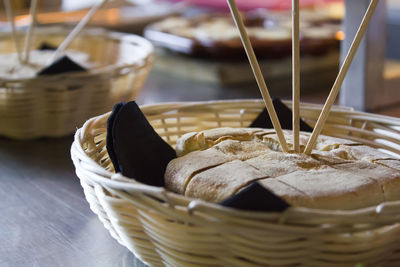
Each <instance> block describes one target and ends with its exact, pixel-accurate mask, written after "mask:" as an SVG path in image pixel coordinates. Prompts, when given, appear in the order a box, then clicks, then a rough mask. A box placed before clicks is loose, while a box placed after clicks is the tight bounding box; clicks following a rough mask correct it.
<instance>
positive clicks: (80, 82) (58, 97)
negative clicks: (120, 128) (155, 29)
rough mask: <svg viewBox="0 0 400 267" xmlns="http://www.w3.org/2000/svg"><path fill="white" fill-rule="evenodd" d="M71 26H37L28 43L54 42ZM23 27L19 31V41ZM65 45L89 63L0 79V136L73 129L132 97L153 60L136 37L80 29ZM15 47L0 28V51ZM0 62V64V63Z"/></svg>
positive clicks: (41, 134) (150, 49) (145, 43)
mask: <svg viewBox="0 0 400 267" xmlns="http://www.w3.org/2000/svg"><path fill="white" fill-rule="evenodd" d="M70 30H71V29H68V28H63V27H46V28H37V29H36V30H35V34H34V40H33V42H32V47H33V48H37V47H39V46H40V45H41V44H42V43H43V42H46V43H48V44H50V45H53V46H58V45H59V44H60V43H61V42H62V41H63V40H64V38H65V37H66V36H67V35H68V33H69V32H70ZM24 37H25V34H24V32H19V40H20V42H21V43H22V42H24ZM68 50H75V51H80V52H84V53H87V54H88V55H89V61H90V62H91V63H94V65H95V67H94V68H90V69H89V71H87V72H69V73H63V74H56V75H51V76H38V77H33V78H25V79H4V78H2V79H0V121H1V123H0V135H3V136H7V137H11V138H15V139H33V138H38V137H58V136H64V135H67V134H70V133H73V132H74V131H75V130H76V128H77V127H78V126H79V125H82V123H83V122H84V121H85V120H87V119H88V118H90V117H93V116H96V115H99V114H102V113H104V112H107V111H109V110H110V109H111V108H112V107H113V105H114V104H115V103H117V102H121V101H127V100H131V99H134V98H135V97H136V95H137V94H138V93H139V90H140V88H141V87H142V85H143V83H144V82H145V80H146V78H147V76H148V74H149V72H150V69H151V66H152V62H153V46H152V45H151V44H150V42H148V41H147V40H145V39H144V38H142V37H139V36H136V35H132V34H123V33H116V32H109V31H106V30H102V29H86V30H84V31H83V32H81V33H80V35H79V36H78V37H77V38H75V39H74V41H73V42H72V43H71V44H70V46H69V47H68ZM12 52H15V46H14V43H13V40H12V37H11V34H10V33H0V53H12ZM0 64H1V63H0Z"/></svg>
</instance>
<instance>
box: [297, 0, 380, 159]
mask: <svg viewBox="0 0 400 267" xmlns="http://www.w3.org/2000/svg"><path fill="white" fill-rule="evenodd" d="M378 2H379V0H371V2H370V4H369V6H368V9H367V11H366V12H365V15H364V18H363V20H362V22H361V24H360V27H359V28H358V30H357V33H356V35H355V37H354V40H353V42H352V44H351V46H350V49H349V51H348V53H347V55H346V58H345V60H344V62H343V65H342V67H341V68H340V71H339V74H338V76H337V77H336V80H335V83H334V84H333V87H332V89H331V92H330V93H329V96H328V99H327V100H326V102H325V105H324V107H323V109H322V111H321V114H320V115H319V117H318V120H317V124H316V125H315V128H314V130H313V132H312V134H311V137H310V139H309V140H308V142H307V146H306V148H305V150H304V153H305V154H307V155H309V154H311V151H312V149H313V148H314V145H315V142H316V140H317V138H318V135H319V134H320V133H321V131H322V128H323V126H324V124H325V121H326V119H327V117H328V115H329V111H330V109H331V107H332V105H333V103H334V102H335V99H336V97H337V94H338V93H339V90H340V87H341V86H342V83H343V80H344V78H345V77H346V74H347V71H348V69H349V67H350V65H351V62H352V61H353V58H354V55H355V54H356V52H357V49H358V46H359V45H360V42H361V40H362V38H363V36H364V33H365V31H366V30H367V27H368V24H369V22H370V21H371V18H372V15H373V14H374V11H375V8H376V6H377V4H378Z"/></svg>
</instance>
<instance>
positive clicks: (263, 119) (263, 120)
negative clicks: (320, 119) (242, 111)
mask: <svg viewBox="0 0 400 267" xmlns="http://www.w3.org/2000/svg"><path fill="white" fill-rule="evenodd" d="M272 103H273V104H274V107H275V111H276V115H277V116H278V119H279V122H280V123H281V127H282V129H285V130H292V110H291V109H289V108H288V107H287V106H286V105H285V104H284V103H282V102H281V101H280V100H279V99H277V98H274V99H272ZM250 127H251V128H274V126H273V124H272V121H271V118H270V117H269V114H268V111H267V109H266V108H264V110H263V111H262V112H261V113H260V115H258V117H257V118H256V119H255V120H254V121H253V122H252V123H251V124H250ZM300 131H304V132H312V131H313V128H312V127H310V126H309V125H308V124H307V123H305V122H304V121H303V120H302V119H300Z"/></svg>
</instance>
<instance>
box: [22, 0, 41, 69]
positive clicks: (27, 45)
mask: <svg viewBox="0 0 400 267" xmlns="http://www.w3.org/2000/svg"><path fill="white" fill-rule="evenodd" d="M37 3H38V1H37V0H31V7H30V12H29V13H30V17H31V22H30V24H29V29H28V32H27V34H26V37H25V46H24V60H23V62H24V64H27V63H28V62H29V56H30V50H31V40H32V35H33V30H34V27H35V21H36V10H37Z"/></svg>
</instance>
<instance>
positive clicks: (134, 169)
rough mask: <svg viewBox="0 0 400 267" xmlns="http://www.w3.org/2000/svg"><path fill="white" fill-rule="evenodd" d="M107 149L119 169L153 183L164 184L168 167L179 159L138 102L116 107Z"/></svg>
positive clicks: (109, 122) (125, 173)
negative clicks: (174, 160)
mask: <svg viewBox="0 0 400 267" xmlns="http://www.w3.org/2000/svg"><path fill="white" fill-rule="evenodd" d="M110 133H111V136H109V135H110ZM107 150H108V153H109V155H110V159H111V161H112V163H113V165H114V168H115V170H116V171H117V172H121V173H122V174H123V175H124V176H126V177H130V178H134V179H135V180H137V181H139V182H142V183H145V184H148V185H153V186H164V173H165V170H166V167H167V165H168V163H169V162H170V161H171V160H172V159H174V158H176V153H175V150H174V149H173V148H172V147H171V146H170V145H169V144H168V143H166V142H165V141H164V140H163V139H162V138H161V137H160V136H159V135H158V134H157V132H156V131H155V130H154V129H153V127H152V126H151V125H150V123H149V122H148V121H147V119H146V117H145V116H144V114H143V113H142V111H141V110H140V108H139V106H138V105H137V104H136V102H135V101H131V102H128V103H126V104H124V103H122V104H117V105H116V106H115V107H114V110H113V112H112V114H111V116H110V118H109V120H108V125H107Z"/></svg>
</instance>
